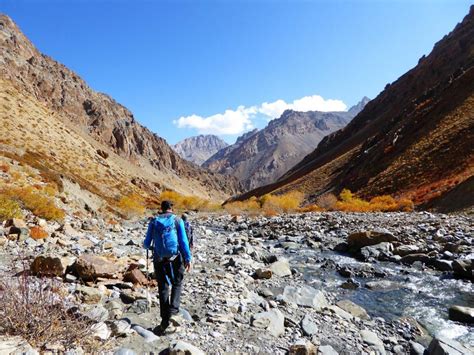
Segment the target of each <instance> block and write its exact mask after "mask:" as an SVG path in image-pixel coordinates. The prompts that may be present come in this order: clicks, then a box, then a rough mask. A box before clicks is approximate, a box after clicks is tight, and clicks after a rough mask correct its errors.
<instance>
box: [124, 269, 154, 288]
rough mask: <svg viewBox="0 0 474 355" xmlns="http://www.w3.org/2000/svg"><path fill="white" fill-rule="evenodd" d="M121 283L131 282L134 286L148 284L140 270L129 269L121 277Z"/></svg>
mask: <svg viewBox="0 0 474 355" xmlns="http://www.w3.org/2000/svg"><path fill="white" fill-rule="evenodd" d="M123 281H125V282H131V283H133V284H134V285H137V284H138V285H146V284H147V283H148V279H147V278H146V276H145V275H144V274H143V272H141V271H140V269H131V270H129V271H127V272H126V273H125V274H124V275H123Z"/></svg>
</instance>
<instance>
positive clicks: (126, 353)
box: [114, 348, 137, 355]
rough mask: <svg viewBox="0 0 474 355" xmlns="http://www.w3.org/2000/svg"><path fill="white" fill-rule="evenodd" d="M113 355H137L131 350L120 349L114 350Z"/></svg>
mask: <svg viewBox="0 0 474 355" xmlns="http://www.w3.org/2000/svg"><path fill="white" fill-rule="evenodd" d="M114 355H137V353H136V352H135V351H133V350H132V349H128V348H120V349H118V350H115V352H114Z"/></svg>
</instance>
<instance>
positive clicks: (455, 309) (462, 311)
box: [449, 306, 474, 324]
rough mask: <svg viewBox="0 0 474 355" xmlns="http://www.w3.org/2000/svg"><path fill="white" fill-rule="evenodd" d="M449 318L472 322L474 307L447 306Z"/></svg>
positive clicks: (473, 322)
mask: <svg viewBox="0 0 474 355" xmlns="http://www.w3.org/2000/svg"><path fill="white" fill-rule="evenodd" d="M449 319H451V320H454V321H456V322H461V323H467V324H474V308H471V307H462V306H451V307H450V308H449Z"/></svg>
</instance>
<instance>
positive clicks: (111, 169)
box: [0, 15, 238, 199]
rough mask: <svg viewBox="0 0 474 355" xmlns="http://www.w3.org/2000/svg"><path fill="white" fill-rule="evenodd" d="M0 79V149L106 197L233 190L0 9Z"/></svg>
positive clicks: (222, 194)
mask: <svg viewBox="0 0 474 355" xmlns="http://www.w3.org/2000/svg"><path fill="white" fill-rule="evenodd" d="M0 80H1V82H2V85H1V86H0V90H1V92H0V94H1V96H0V97H1V100H2V104H1V105H0V119H1V122H2V124H1V125H0V129H1V132H2V133H1V142H0V143H1V146H0V148H1V149H0V153H2V154H3V155H5V154H6V153H8V156H9V157H13V158H15V159H17V160H19V161H22V162H23V163H25V162H26V161H27V163H28V164H33V165H34V166H35V167H41V168H42V169H48V170H51V171H54V172H55V173H57V174H58V175H61V176H63V177H67V178H68V179H70V180H71V181H74V182H78V183H79V184H81V186H82V187H85V188H86V189H88V190H89V191H90V190H94V193H98V194H100V195H101V197H106V198H112V197H113V196H114V195H116V194H118V193H123V192H124V191H127V190H133V189H135V190H136V189H139V190H141V191H143V192H147V193H156V192H158V191H161V190H163V189H166V188H169V189H174V190H177V191H178V192H181V193H183V194H196V195H199V196H201V197H207V198H209V197H212V198H219V199H220V198H224V197H226V196H229V195H231V194H234V193H236V192H237V191H238V183H237V181H236V180H233V179H229V178H228V177H222V176H220V175H218V174H213V173H209V172H208V171H206V170H204V169H200V168H198V167H196V166H195V165H194V164H191V163H189V162H187V161H185V160H184V159H182V158H181V157H179V156H178V154H176V153H175V152H174V151H173V149H172V148H171V147H170V146H169V145H168V144H167V143H166V141H165V140H164V139H162V138H160V137H159V136H158V135H157V134H155V133H153V132H151V131H150V130H148V129H147V128H145V127H144V126H142V125H140V124H139V123H138V122H137V121H136V119H135V118H134V116H133V114H132V113H131V112H130V111H129V110H128V109H127V108H125V107H124V106H122V105H120V104H119V103H117V102H115V101H114V100H113V99H112V98H111V97H109V96H108V95H106V94H102V93H98V92H95V91H94V90H92V89H91V88H90V87H88V85H87V84H86V82H85V81H84V80H82V79H81V78H80V77H79V76H78V75H77V74H75V73H74V72H72V71H71V70H69V69H68V68H67V67H65V66H64V65H62V64H60V63H58V62H56V61H55V60H53V59H52V58H50V57H48V56H46V55H44V54H41V53H40V52H39V51H38V50H37V49H36V48H35V47H34V45H33V44H32V43H31V42H30V41H29V40H28V39H27V38H26V37H25V36H24V34H23V33H22V32H21V31H20V29H19V28H18V27H17V26H16V25H15V24H14V23H13V21H12V20H11V19H10V18H9V17H8V16H5V15H0ZM67 161H68V163H67V164H66V162H67ZM77 164H79V165H77ZM109 165H110V166H109Z"/></svg>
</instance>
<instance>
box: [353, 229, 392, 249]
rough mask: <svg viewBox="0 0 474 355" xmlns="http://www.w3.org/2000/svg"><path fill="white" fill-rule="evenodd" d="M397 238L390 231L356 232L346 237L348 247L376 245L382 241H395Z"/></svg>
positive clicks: (358, 247)
mask: <svg viewBox="0 0 474 355" xmlns="http://www.w3.org/2000/svg"><path fill="white" fill-rule="evenodd" d="M396 241H398V238H397V237H395V236H394V235H393V234H391V233H385V232H376V231H368V232H357V233H352V234H350V235H349V236H348V237H347V244H348V246H349V248H350V249H361V248H363V247H367V246H370V245H376V244H379V243H383V242H396Z"/></svg>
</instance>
